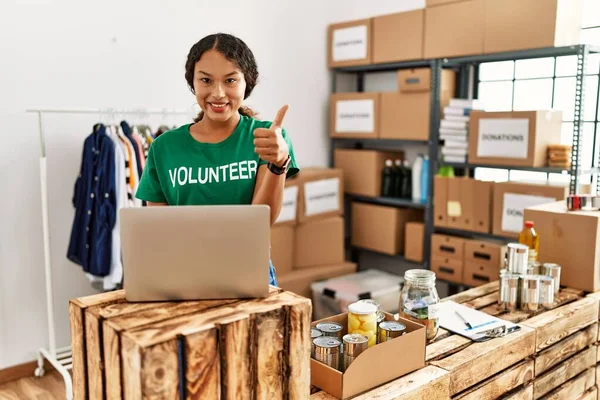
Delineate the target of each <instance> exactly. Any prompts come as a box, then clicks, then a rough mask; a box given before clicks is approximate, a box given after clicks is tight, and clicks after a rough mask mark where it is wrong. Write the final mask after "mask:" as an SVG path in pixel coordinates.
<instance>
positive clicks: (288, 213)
mask: <svg viewBox="0 0 600 400" xmlns="http://www.w3.org/2000/svg"><path fill="white" fill-rule="evenodd" d="M299 182H300V180H299V179H298V175H296V176H295V177H293V178H291V179H286V181H285V188H284V189H283V203H282V205H281V211H280V212H279V216H278V217H277V220H276V221H275V224H274V225H276V226H279V225H289V226H295V225H296V223H297V222H298V204H299V198H300V197H299V193H298V192H299V187H298V183H299Z"/></svg>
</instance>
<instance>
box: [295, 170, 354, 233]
mask: <svg viewBox="0 0 600 400" xmlns="http://www.w3.org/2000/svg"><path fill="white" fill-rule="evenodd" d="M297 177H298V178H297V179H298V181H299V186H300V193H299V196H298V197H299V207H298V222H299V223H306V222H310V221H314V220H317V219H323V218H329V217H335V216H339V215H343V214H344V171H342V170H341V169H336V168H319V167H308V168H303V169H302V171H300V173H299V174H298V175H297Z"/></svg>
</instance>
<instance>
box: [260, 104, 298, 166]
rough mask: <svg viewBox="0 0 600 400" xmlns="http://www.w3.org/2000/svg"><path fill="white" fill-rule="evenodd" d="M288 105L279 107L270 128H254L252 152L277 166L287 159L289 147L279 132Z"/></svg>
mask: <svg viewBox="0 0 600 400" xmlns="http://www.w3.org/2000/svg"><path fill="white" fill-rule="evenodd" d="M288 108H289V106H288V105H285V106H283V107H281V108H280V109H279V111H278V112H277V115H276V116H275V119H274V120H273V123H272V124H271V127H270V128H256V129H255V130H254V152H255V153H256V154H258V156H259V157H260V158H261V159H263V160H265V161H267V162H270V163H272V164H275V165H276V166H278V167H281V166H282V165H283V164H284V162H285V161H286V160H287V158H288V155H289V148H288V145H287V143H286V141H285V140H284V139H283V135H282V134H281V128H282V126H283V118H284V117H285V113H286V112H287V110H288Z"/></svg>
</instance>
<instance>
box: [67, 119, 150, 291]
mask: <svg viewBox="0 0 600 400" xmlns="http://www.w3.org/2000/svg"><path fill="white" fill-rule="evenodd" d="M154 138H155V137H154V135H152V133H151V130H150V129H149V127H138V126H133V127H131V126H130V125H129V124H128V123H127V122H126V121H122V122H121V123H120V124H119V125H117V126H112V125H104V124H102V123H97V124H95V125H94V127H93V129H92V133H91V134H90V135H89V136H88V137H87V138H86V139H85V141H84V145H83V152H82V157H81V165H80V171H79V175H78V177H77V179H76V181H75V188H74V194H73V206H74V207H75V217H74V219H73V226H72V229H71V237H70V241H69V247H68V250H67V258H68V259H69V260H71V261H73V262H74V263H76V264H78V265H80V266H81V267H82V269H83V270H84V271H85V272H86V276H87V277H88V278H89V280H90V282H91V283H92V285H93V286H95V287H97V288H98V289H101V290H114V289H116V288H118V287H121V286H122V283H123V264H122V256H121V236H120V225H119V210H120V209H121V208H125V207H142V206H145V205H146V204H145V202H142V201H140V200H139V199H137V198H135V196H134V194H135V192H136V190H137V188H138V185H139V181H140V178H141V175H142V173H143V170H144V167H145V164H146V154H147V153H146V151H145V150H144V147H147V148H149V147H150V144H151V143H152V141H153V140H154Z"/></svg>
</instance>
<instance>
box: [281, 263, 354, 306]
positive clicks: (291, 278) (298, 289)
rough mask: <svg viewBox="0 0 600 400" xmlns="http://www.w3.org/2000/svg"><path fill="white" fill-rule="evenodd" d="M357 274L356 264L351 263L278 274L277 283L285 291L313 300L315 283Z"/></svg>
mask: <svg viewBox="0 0 600 400" xmlns="http://www.w3.org/2000/svg"><path fill="white" fill-rule="evenodd" d="M275 268H277V267H275ZM355 272H356V264H354V263H351V262H344V263H340V264H336V265H321V266H320V267H316V268H305V269H297V270H293V271H291V272H288V273H285V274H279V273H277V283H278V285H279V287H280V288H282V289H283V290H288V291H290V292H292V293H296V294H297V295H299V296H304V297H307V298H309V299H310V298H312V291H311V285H312V284H313V282H318V281H321V280H324V279H330V278H335V277H338V276H343V275H349V274H353V273H355Z"/></svg>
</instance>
